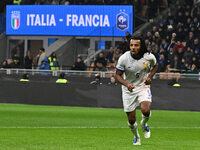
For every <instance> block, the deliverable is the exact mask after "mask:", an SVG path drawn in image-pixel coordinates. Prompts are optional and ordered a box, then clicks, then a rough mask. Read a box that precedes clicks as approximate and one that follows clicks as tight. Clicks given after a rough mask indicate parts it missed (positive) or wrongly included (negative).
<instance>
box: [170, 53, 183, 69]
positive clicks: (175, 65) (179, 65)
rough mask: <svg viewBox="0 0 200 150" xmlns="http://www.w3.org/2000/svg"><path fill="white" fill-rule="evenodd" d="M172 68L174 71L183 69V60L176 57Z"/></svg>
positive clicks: (172, 62)
mask: <svg viewBox="0 0 200 150" xmlns="http://www.w3.org/2000/svg"><path fill="white" fill-rule="evenodd" d="M170 68H172V69H180V68H181V60H180V59H179V57H178V56H177V55H174V59H173V60H172V61H171V63H170Z"/></svg>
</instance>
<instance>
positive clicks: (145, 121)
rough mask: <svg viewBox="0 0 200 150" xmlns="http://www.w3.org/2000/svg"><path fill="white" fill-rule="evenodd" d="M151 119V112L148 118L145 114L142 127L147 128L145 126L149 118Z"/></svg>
mask: <svg viewBox="0 0 200 150" xmlns="http://www.w3.org/2000/svg"><path fill="white" fill-rule="evenodd" d="M150 117H151V112H150V114H149V116H148V117H146V116H144V115H143V114H142V124H141V125H142V127H145V125H146V123H147V121H148V120H149V118H150Z"/></svg>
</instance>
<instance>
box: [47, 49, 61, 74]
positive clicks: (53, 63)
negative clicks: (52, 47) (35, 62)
mask: <svg viewBox="0 0 200 150" xmlns="http://www.w3.org/2000/svg"><path fill="white" fill-rule="evenodd" d="M48 60H49V65H50V67H51V70H59V63H58V59H57V56H56V53H55V52H52V53H51V55H50V56H49V57H48Z"/></svg>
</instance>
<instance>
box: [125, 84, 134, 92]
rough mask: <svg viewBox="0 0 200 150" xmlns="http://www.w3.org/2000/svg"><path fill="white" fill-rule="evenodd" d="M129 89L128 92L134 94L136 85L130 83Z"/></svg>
mask: <svg viewBox="0 0 200 150" xmlns="http://www.w3.org/2000/svg"><path fill="white" fill-rule="evenodd" d="M127 88H128V90H129V91H130V92H133V88H135V86H134V84H132V83H128V84H127Z"/></svg>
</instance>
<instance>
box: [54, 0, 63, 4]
mask: <svg viewBox="0 0 200 150" xmlns="http://www.w3.org/2000/svg"><path fill="white" fill-rule="evenodd" d="M51 5H59V0H52V2H51ZM61 5H64V4H61Z"/></svg>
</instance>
